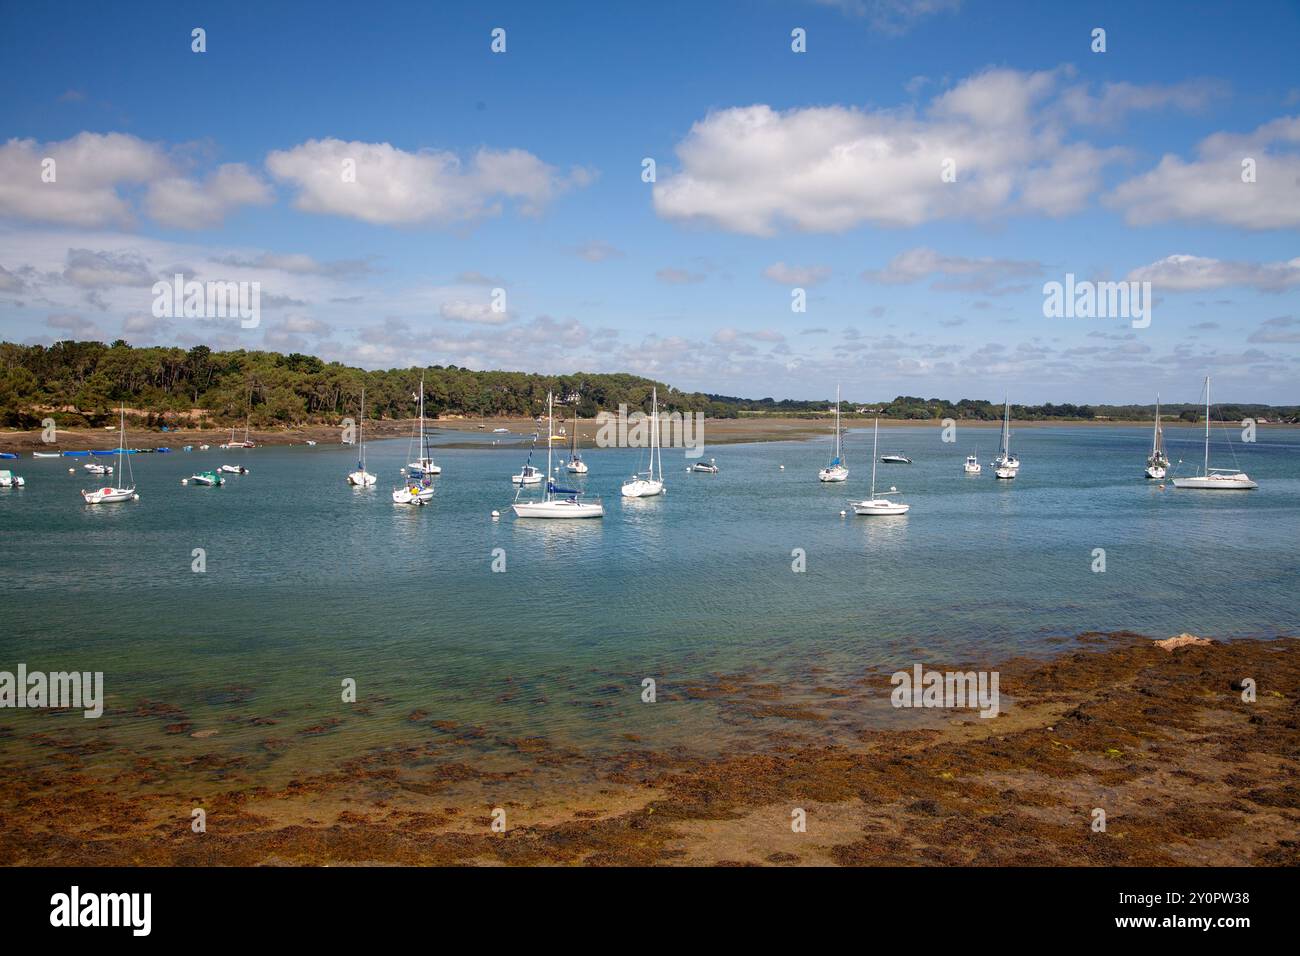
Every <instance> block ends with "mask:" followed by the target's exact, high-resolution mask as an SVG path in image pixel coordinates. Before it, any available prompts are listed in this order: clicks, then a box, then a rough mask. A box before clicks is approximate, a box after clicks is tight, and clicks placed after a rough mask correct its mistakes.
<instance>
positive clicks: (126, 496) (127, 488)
mask: <svg viewBox="0 0 1300 956" xmlns="http://www.w3.org/2000/svg"><path fill="white" fill-rule="evenodd" d="M124 465H125V467H126V470H127V475H128V478H127V481H126V482H124V483H123V484H122V485H120V486H118V487H111V486H110V487H107V488H96V489H95V490H94V491H86V490H84V489H83V490H82V492H81V497H82V498H84V499H85V502H86V504H88V505H105V504H111V503H112V502H114V501H139V500H140V496H139V495H137V494H136V493H135V476H134V475H131V459H130V457H129V456H128V455H127V453H126V406H125V405H123V406H122V410H121V418H120V425H119V428H118V438H117V474H118V477H119V478H120V477H121V476H122V468H123V466H124Z"/></svg>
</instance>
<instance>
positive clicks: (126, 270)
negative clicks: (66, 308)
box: [63, 249, 154, 289]
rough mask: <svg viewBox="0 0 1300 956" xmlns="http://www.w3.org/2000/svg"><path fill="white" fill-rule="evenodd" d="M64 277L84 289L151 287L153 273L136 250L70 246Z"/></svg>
mask: <svg viewBox="0 0 1300 956" xmlns="http://www.w3.org/2000/svg"><path fill="white" fill-rule="evenodd" d="M63 278H65V279H66V280H68V281H69V282H71V283H72V284H73V285H75V286H80V287H81V288H83V289H104V288H110V287H112V286H141V285H144V286H151V285H153V282H154V272H153V270H152V269H150V267H149V264H148V263H147V262H146V261H145V260H144V258H143V257H142V256H140V255H139V254H138V253H135V252H95V251H93V250H91V249H69V250H68V265H67V268H66V269H64V270H63Z"/></svg>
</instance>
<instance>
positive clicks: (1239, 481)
mask: <svg viewBox="0 0 1300 956" xmlns="http://www.w3.org/2000/svg"><path fill="white" fill-rule="evenodd" d="M1231 447H1232V446H1231V445H1229V448H1231ZM1233 458H1234V460H1235V459H1236V452H1233ZM1174 487H1175V488H1202V489H1205V490H1213V491H1250V490H1251V489H1252V488H1258V487H1259V484H1258V483H1257V482H1254V481H1251V480H1250V476H1249V475H1247V474H1246V473H1245V472H1244V471H1240V470H1238V469H1235V468H1211V467H1210V377H1209V376H1208V375H1207V376H1206V377H1205V465H1204V466H1203V468H1202V471H1201V474H1200V475H1198V476H1197V477H1195V478H1175V479H1174Z"/></svg>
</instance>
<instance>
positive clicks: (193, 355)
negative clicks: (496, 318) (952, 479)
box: [0, 340, 1300, 428]
mask: <svg viewBox="0 0 1300 956" xmlns="http://www.w3.org/2000/svg"><path fill="white" fill-rule="evenodd" d="M421 374H423V375H424V379H425V382H424V392H425V410H426V414H428V415H430V416H438V415H444V414H460V415H468V416H476V417H478V416H481V417H494V416H515V417H524V416H535V415H539V414H541V413H543V412H544V411H545V408H546V394H547V392H554V393H555V395H556V398H557V400H562V401H565V402H566V403H568V402H570V401H572V400H573V399H576V401H577V411H578V414H579V415H581V416H582V417H584V418H593V417H595V415H596V413H597V412H600V411H616V410H617V409H618V407H619V405H626V406H627V407H628V408H629V409H641V410H642V411H649V409H650V395H651V390H652V389H656V388H657V389H658V392H659V403H660V406H661V407H662V408H664V409H665V410H666V411H670V412H671V411H680V412H702V413H703V414H704V415H706V416H707V417H709V418H736V417H738V416H755V415H765V414H767V415H786V416H810V417H811V416H823V415H826V414H827V413H828V412H829V410H831V409H832V408H833V404H834V403H833V402H827V401H796V400H792V399H785V400H781V401H777V400H775V399H772V398H761V399H746V398H739V397H735V396H727V395H714V394H708V393H701V392H681V391H678V390H677V389H675V388H673V387H672V386H671V385H668V384H666V383H664V382H656V381H654V380H653V379H648V378H644V377H642V376H639V375H630V374H627V373H594V372H575V373H573V374H570V375H539V374H534V373H528V372H502V371H476V370H473V369H467V368H458V367H456V366H454V365H446V366H443V365H433V366H429V367H427V368H424V369H420V368H403V369H387V370H377V371H368V370H365V369H360V368H352V367H349V366H346V365H343V364H341V363H339V362H325V361H323V360H322V359H319V358H317V357H315V356H312V355H303V354H300V353H297V352H293V353H290V354H287V355H286V354H281V353H278V352H262V351H246V350H243V349H240V350H238V351H230V352H216V351H213V350H212V349H210V348H208V347H207V346H204V345H197V346H195V347H193V348H191V349H188V350H187V349H181V348H167V347H149V348H134V347H132V346H131V345H129V344H127V343H126V342H124V341H122V340H118V341H116V342H113V343H112V344H111V345H105V344H104V343H102V342H76V341H62V342H56V343H54V344H53V345H49V346H43V345H18V344H14V343H10V342H0V423H3V424H4V425H7V426H10V427H19V428H33V427H36V426H37V425H39V423H40V422H41V420H42V419H44V418H46V417H51V418H54V420H55V421H56V422H57V423H58V424H59V425H60V426H61V427H79V426H82V427H84V426H87V425H99V424H102V423H104V422H105V421H108V420H110V419H112V417H113V416H114V414H115V412H116V409H117V408H118V407H119V406H121V405H125V406H126V407H127V408H128V410H130V414H131V415H132V418H133V419H135V420H137V421H143V423H144V424H146V425H147V426H161V425H179V424H188V425H202V426H209V425H231V424H237V423H242V422H244V421H245V420H248V421H249V422H250V423H251V424H252V425H254V426H256V427H263V428H267V427H277V426H293V425H304V424H309V423H318V422H328V423H336V422H337V421H338V420H339V419H340V418H342V417H343V416H346V415H353V416H355V415H357V414H358V413H359V411H360V398H361V389H362V388H363V387H364V388H365V390H366V417H367V418H369V419H407V418H412V417H414V416H415V415H416V413H417V409H418V402H417V395H416V393H417V392H418V390H419V382H420V376H421ZM841 410H842V412H843V413H845V414H847V415H850V416H854V415H863V416H868V417H869V416H872V415H879V416H880V417H882V418H897V419H914V420H919V421H927V420H942V419H944V418H952V419H956V420H985V421H995V420H997V419H999V418H1001V417H1002V406H1001V404H998V403H995V402H988V401H984V400H977V399H962V400H961V401H958V402H950V401H947V400H946V399H939V398H929V399H924V398H918V397H915V396H909V395H900V396H898V397H896V398H895V399H894V400H893V401H890V402H884V403H867V404H862V403H854V402H849V401H845V402H843V403H841ZM1164 411H1165V413H1166V414H1167V415H1169V416H1170V417H1174V416H1178V417H1181V418H1182V419H1183V420H1186V421H1197V420H1199V417H1200V413H1199V411H1198V408H1197V406H1194V405H1170V406H1166V407H1165V409H1164ZM1153 412H1154V408H1153V406H1147V405H1117V406H1110V405H1097V406H1091V405H1071V404H1061V405H1055V404H1051V403H1048V404H1045V405H1013V406H1012V415H1013V416H1014V417H1015V418H1018V419H1021V420H1025V419H1040V420H1042V419H1049V420H1050V419H1059V420H1092V419H1102V418H1110V419H1115V420H1121V421H1138V420H1143V419H1145V420H1149V419H1150V418H1151V416H1152V414H1153ZM1298 415H1300V408H1296V407H1289V408H1274V407H1272V406H1267V405H1220V406H1215V409H1214V411H1213V416H1214V417H1215V418H1216V419H1218V418H1223V419H1224V420H1229V421H1232V420H1240V419H1241V418H1244V417H1253V418H1261V417H1266V418H1269V419H1270V420H1283V421H1287V420H1290V421H1295V420H1296V419H1297V416H1298Z"/></svg>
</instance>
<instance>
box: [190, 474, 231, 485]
mask: <svg viewBox="0 0 1300 956" xmlns="http://www.w3.org/2000/svg"><path fill="white" fill-rule="evenodd" d="M225 483H226V479H224V478H222V477H221V476H220V475H219V474H217V473H216V472H215V471H201V472H199V473H198V474H197V475H190V484H192V485H208V486H216V485H224V484H225Z"/></svg>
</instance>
